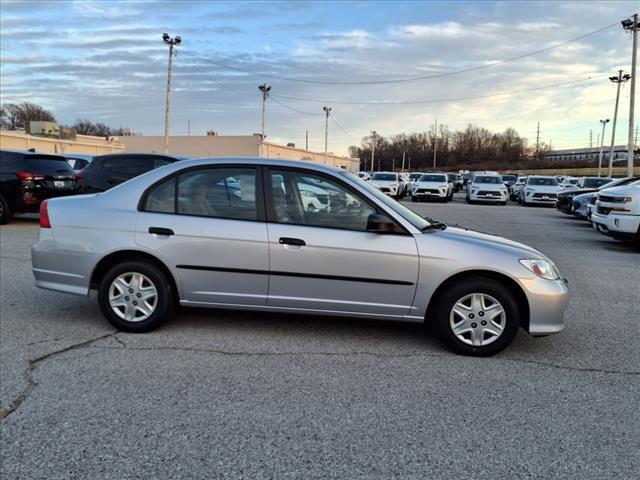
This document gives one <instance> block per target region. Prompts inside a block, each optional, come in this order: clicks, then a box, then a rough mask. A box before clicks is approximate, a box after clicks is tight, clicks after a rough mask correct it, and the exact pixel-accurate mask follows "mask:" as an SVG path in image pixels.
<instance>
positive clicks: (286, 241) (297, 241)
mask: <svg viewBox="0 0 640 480" xmlns="http://www.w3.org/2000/svg"><path fill="white" fill-rule="evenodd" d="M278 243H280V245H297V246H299V247H303V246H305V245H306V244H307V243H306V242H305V241H304V240H302V239H301V238H289V237H280V240H278Z"/></svg>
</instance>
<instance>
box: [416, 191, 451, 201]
mask: <svg viewBox="0 0 640 480" xmlns="http://www.w3.org/2000/svg"><path fill="white" fill-rule="evenodd" d="M411 196H412V197H418V198H438V199H444V198H447V192H446V191H444V192H441V191H438V192H421V191H419V190H414V191H412V192H411Z"/></svg>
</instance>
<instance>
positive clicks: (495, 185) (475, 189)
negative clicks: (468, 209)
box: [467, 175, 509, 205]
mask: <svg viewBox="0 0 640 480" xmlns="http://www.w3.org/2000/svg"><path fill="white" fill-rule="evenodd" d="M508 199H509V193H508V192H507V186H506V185H505V184H504V182H503V181H502V177H500V176H499V175H476V176H475V177H473V180H472V181H471V184H470V185H469V188H467V203H473V202H494V203H501V204H502V205H506V204H507V200H508Z"/></svg>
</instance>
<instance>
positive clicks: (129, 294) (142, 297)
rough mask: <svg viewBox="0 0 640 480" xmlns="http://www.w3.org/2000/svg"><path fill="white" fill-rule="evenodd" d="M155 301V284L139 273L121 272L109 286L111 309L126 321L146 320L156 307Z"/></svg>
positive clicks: (156, 298) (156, 295) (156, 299)
mask: <svg viewBox="0 0 640 480" xmlns="http://www.w3.org/2000/svg"><path fill="white" fill-rule="evenodd" d="M157 303H158V291H157V290H156V286H155V285H154V284H153V282H152V281H151V280H149V278H148V277H146V276H145V275H143V274H141V273H137V272H127V273H123V274H121V275H119V276H118V277H117V278H116V279H114V280H113V282H111V286H110V287H109V305H110V306H111V310H113V313H115V314H116V315H118V317H120V318H122V319H123V320H126V321H127V322H142V321H143V320H146V319H147V318H149V317H150V316H151V314H152V313H153V312H154V310H155V309H156V305H157Z"/></svg>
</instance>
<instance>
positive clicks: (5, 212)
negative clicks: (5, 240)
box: [0, 195, 11, 225]
mask: <svg viewBox="0 0 640 480" xmlns="http://www.w3.org/2000/svg"><path fill="white" fill-rule="evenodd" d="M9 221H11V210H10V209H9V204H8V203H7V201H6V200H5V199H4V197H3V196H2V195H0V225H4V224H6V223H9Z"/></svg>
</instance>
